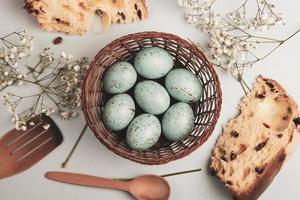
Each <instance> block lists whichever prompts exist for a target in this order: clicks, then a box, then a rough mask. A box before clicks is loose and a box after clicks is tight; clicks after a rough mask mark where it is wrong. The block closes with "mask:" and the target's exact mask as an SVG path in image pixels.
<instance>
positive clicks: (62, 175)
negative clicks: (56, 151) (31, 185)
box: [45, 172, 130, 191]
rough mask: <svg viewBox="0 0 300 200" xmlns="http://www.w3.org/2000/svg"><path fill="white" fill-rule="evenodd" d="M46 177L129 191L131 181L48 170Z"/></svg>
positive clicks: (64, 181) (59, 180) (76, 183)
mask: <svg viewBox="0 0 300 200" xmlns="http://www.w3.org/2000/svg"><path fill="white" fill-rule="evenodd" d="M45 177H46V178H48V179H50V180H54V181H58V182H63V183H69V184H74V185H81V186H89V187H100V188H109V189H118V190H124V191H129V185H130V183H129V182H126V181H116V180H111V179H107V178H101V177H96V176H89V175H83V174H75V173H67V172H47V173H46V174H45Z"/></svg>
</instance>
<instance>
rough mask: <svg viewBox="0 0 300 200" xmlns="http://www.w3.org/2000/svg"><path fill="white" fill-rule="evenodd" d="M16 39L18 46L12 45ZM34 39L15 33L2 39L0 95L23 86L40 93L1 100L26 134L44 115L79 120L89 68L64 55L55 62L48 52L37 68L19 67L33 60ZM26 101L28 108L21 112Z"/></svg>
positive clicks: (83, 61)
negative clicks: (33, 120) (31, 123)
mask: <svg viewBox="0 0 300 200" xmlns="http://www.w3.org/2000/svg"><path fill="white" fill-rule="evenodd" d="M13 36H17V38H18V39H19V40H18V42H17V43H13V42H12V40H13V38H11V37H13ZM32 39H33V38H32V37H31V36H28V35H27V34H26V32H25V31H15V32H13V33H11V34H8V35H7V36H5V37H2V38H1V40H2V42H3V47H2V48H1V49H0V55H1V56H0V62H1V63H0V73H1V74H0V81H1V87H0V91H2V90H4V89H6V90H8V89H9V88H7V87H8V86H20V85H23V84H27V85H32V86H34V87H35V89H36V91H37V92H35V93H33V94H29V95H23V96H22V95H19V94H16V93H15V92H14V93H13V92H11V91H9V92H6V93H5V94H4V95H3V97H2V98H3V100H4V105H6V106H7V108H8V110H9V111H10V112H11V113H12V114H13V117H12V122H13V123H14V124H15V125H16V128H17V129H23V130H25V129H26V126H25V125H26V121H28V120H29V119H30V118H32V117H34V116H36V115H38V114H41V113H45V114H46V115H52V114H59V115H61V117H62V118H63V119H69V118H73V117H76V116H77V115H78V110H80V109H81V98H80V97H81V85H82V81H83V77H84V75H85V72H86V70H87V68H88V59H87V58H86V57H83V58H80V59H78V60H73V58H72V56H71V55H66V54H65V53H62V54H61V55H60V56H59V58H58V59H57V60H55V59H54V55H53V53H52V52H51V51H50V49H49V48H46V49H44V51H43V52H42V53H40V54H39V59H38V62H37V63H36V65H34V66H26V65H22V67H19V66H18V63H19V62H20V61H23V60H24V58H26V57H29V56H30V51H31V49H32ZM19 92H20V91H19ZM25 101H26V102H27V106H26V108H25V109H21V108H20V107H22V108H24V107H25V106H24V104H25V105H26V103H24V102H25ZM28 102H29V103H28ZM21 104H22V106H20V105H21ZM18 108H19V109H18Z"/></svg>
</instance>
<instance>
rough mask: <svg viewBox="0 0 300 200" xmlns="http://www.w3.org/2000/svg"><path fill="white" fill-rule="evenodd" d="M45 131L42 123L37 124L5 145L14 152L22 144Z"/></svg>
mask: <svg viewBox="0 0 300 200" xmlns="http://www.w3.org/2000/svg"><path fill="white" fill-rule="evenodd" d="M45 132H46V130H45V129H44V128H43V126H42V125H38V126H35V127H33V128H32V129H30V130H29V131H26V132H24V133H23V134H22V135H20V136H19V137H17V138H15V139H14V140H13V141H11V142H10V143H8V144H7V145H5V147H6V148H8V149H9V150H10V152H13V151H15V150H17V149H18V148H20V147H21V146H23V145H24V144H26V143H27V142H28V141H30V140H32V139H33V138H35V137H37V136H38V135H40V134H42V133H45Z"/></svg>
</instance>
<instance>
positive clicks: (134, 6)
mask: <svg viewBox="0 0 300 200" xmlns="http://www.w3.org/2000/svg"><path fill="white" fill-rule="evenodd" d="M90 7H92V8H96V9H97V10H96V13H97V14H98V15H99V16H101V19H102V28H103V31H106V30H107V29H108V28H109V27H110V25H111V24H115V23H121V24H127V23H131V22H134V21H139V20H145V19H147V18H148V11H147V7H146V2H145V0H93V1H91V4H90Z"/></svg>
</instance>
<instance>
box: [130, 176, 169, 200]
mask: <svg viewBox="0 0 300 200" xmlns="http://www.w3.org/2000/svg"><path fill="white" fill-rule="evenodd" d="M129 190H130V193H131V194H132V195H133V196H134V197H135V198H136V199H141V200H167V199H169V197H170V191H171V189H170V185H169V184H168V182H167V181H166V180H165V179H164V178H162V177H160V176H155V175H145V176H140V177H137V178H136V179H134V180H132V181H131V183H130V188H129Z"/></svg>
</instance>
